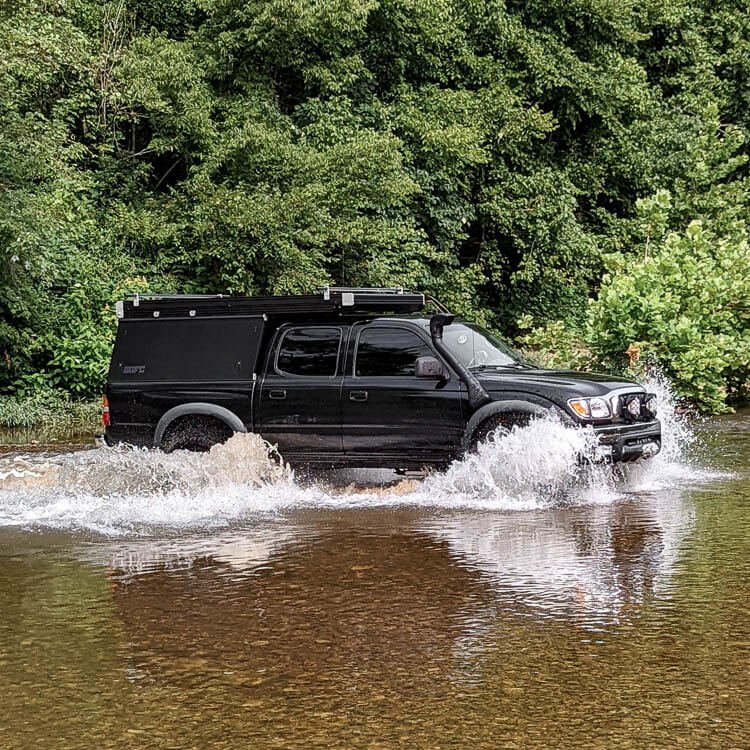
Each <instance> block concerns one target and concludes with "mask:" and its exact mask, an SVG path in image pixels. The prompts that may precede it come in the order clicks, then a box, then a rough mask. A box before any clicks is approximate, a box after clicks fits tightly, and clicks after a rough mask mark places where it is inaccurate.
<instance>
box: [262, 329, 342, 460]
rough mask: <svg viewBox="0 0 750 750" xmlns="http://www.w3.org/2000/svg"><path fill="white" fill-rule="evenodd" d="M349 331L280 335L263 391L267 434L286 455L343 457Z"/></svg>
mask: <svg viewBox="0 0 750 750" xmlns="http://www.w3.org/2000/svg"><path fill="white" fill-rule="evenodd" d="M347 332H348V327H347V326H340V325H321V326H294V325H292V326H287V327H285V328H283V329H281V330H280V331H279V334H278V335H277V338H276V343H275V344H274V346H273V350H272V351H271V354H270V356H269V360H268V363H267V366H266V374H265V376H264V378H263V382H262V385H261V388H260V397H259V400H258V413H259V417H260V418H259V423H260V433H261V435H262V436H263V437H264V438H265V439H266V440H268V442H270V443H272V444H276V445H278V447H279V450H280V452H281V454H282V456H283V455H288V456H300V455H310V454H317V453H334V454H336V453H341V450H342V444H341V385H342V380H343V374H342V367H343V365H342V360H343V353H344V344H345V342H346V334H347Z"/></svg>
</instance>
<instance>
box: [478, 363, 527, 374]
mask: <svg viewBox="0 0 750 750" xmlns="http://www.w3.org/2000/svg"><path fill="white" fill-rule="evenodd" d="M503 367H512V368H513V369H526V367H527V365H524V364H522V363H521V362H509V363H508V364H506V365H472V366H471V367H469V371H470V372H475V371H477V372H481V371H482V370H489V369H493V370H497V369H501V368H503Z"/></svg>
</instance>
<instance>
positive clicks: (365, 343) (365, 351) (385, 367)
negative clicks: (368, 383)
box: [354, 328, 435, 378]
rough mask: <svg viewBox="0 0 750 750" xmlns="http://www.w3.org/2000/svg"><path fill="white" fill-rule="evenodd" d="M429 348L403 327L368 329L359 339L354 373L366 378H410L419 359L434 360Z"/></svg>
mask: <svg viewBox="0 0 750 750" xmlns="http://www.w3.org/2000/svg"><path fill="white" fill-rule="evenodd" d="M434 356H435V354H434V352H433V351H432V349H430V347H429V346H428V345H427V344H426V343H425V342H424V341H423V340H422V339H421V338H420V337H419V336H418V335H417V334H416V333H413V332H412V331H407V330H406V329H404V328H365V329H364V330H363V331H362V333H361V334H360V336H359V342H358V344H357V354H356V356H355V365H354V374H355V375H356V376H357V377H358V378H367V377H410V376H414V374H415V372H416V363H417V358H418V357H434Z"/></svg>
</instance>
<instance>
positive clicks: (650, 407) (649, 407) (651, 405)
mask: <svg viewBox="0 0 750 750" xmlns="http://www.w3.org/2000/svg"><path fill="white" fill-rule="evenodd" d="M644 406H645V407H646V411H647V412H648V415H649V417H651V418H654V417H656V396H655V395H654V394H653V393H649V394H648V395H647V396H646V403H645V404H644Z"/></svg>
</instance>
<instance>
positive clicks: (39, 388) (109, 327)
mask: <svg viewBox="0 0 750 750" xmlns="http://www.w3.org/2000/svg"><path fill="white" fill-rule="evenodd" d="M749 132H750V16H749V15H748V13H747V8H746V4H745V2H744V1H743V0H712V1H710V2H709V0H690V1H688V0H658V1H655V0H638V1H637V2H636V1H635V0H528V1H526V2H524V1H522V0H505V1H503V0H112V1H111V2H102V0H4V2H3V3H2V6H0V352H1V353H2V356H0V389H2V392H3V393H5V394H7V395H15V396H16V397H18V396H24V397H29V396H31V397H33V396H34V395H35V394H44V393H49V392H64V393H68V394H70V396H71V397H72V398H74V399H79V398H81V399H83V398H88V397H91V396H94V395H95V394H97V393H99V392H100V389H101V387H102V383H103V379H104V374H105V370H106V366H107V362H108V358H109V351H110V346H111V341H112V333H113V330H114V324H115V320H114V306H113V302H114V300H116V299H118V298H120V297H121V296H122V295H123V294H124V293H128V292H147V291H180V292H199V291H200V292H204V291H210V292H231V293H286V292H298V291H306V290H311V289H314V288H316V287H318V286H320V285H323V284H328V283H340V284H348V285H354V284H357V285H360V284H361V285H402V286H406V287H411V288H415V289H419V290H424V291H426V292H429V293H432V294H435V295H437V296H438V297H439V298H441V299H442V300H443V301H444V302H445V303H446V304H447V305H448V306H450V307H451V308H452V309H453V310H454V311H455V312H458V313H461V314H463V315H466V316H468V317H469V318H471V319H473V320H475V321H477V322H479V323H482V324H484V325H486V326H488V327H491V328H493V329H496V330H498V331H501V332H502V333H504V334H505V335H506V336H507V337H509V338H511V339H513V340H515V342H516V343H517V344H519V345H521V346H523V347H524V348H526V349H528V350H531V351H536V352H537V353H538V354H539V356H540V357H541V358H542V360H543V361H545V362H548V363H550V364H555V365H575V366H581V367H598V368H600V369H601V368H604V369H609V370H617V369H620V370H622V369H624V368H626V367H630V366H633V367H637V366H639V365H640V364H643V363H658V364H659V365H660V366H661V367H662V368H663V369H664V370H665V371H666V372H667V374H668V375H669V376H670V377H671V378H672V380H673V382H674V383H675V386H676V388H677V390H678V392H679V393H681V394H682V395H684V396H686V397H688V398H689V399H691V400H692V401H693V402H694V403H696V404H698V405H699V406H700V407H701V408H702V409H703V410H705V411H719V410H722V409H724V408H726V404H727V403H728V402H731V401H732V400H733V399H737V398H740V397H741V396H742V395H743V393H745V392H746V389H747V387H748V381H749V380H750V250H749V249H748V224H747V212H748V206H749V205H750V185H749V184H748V154H750V140H748V139H749V137H750V136H749Z"/></svg>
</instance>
